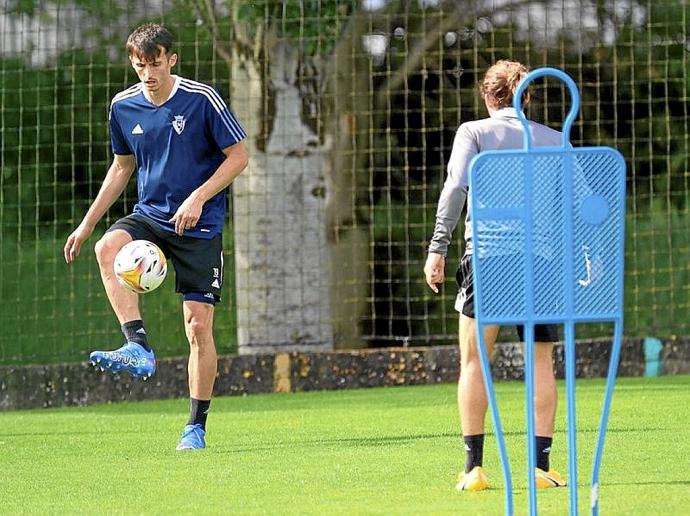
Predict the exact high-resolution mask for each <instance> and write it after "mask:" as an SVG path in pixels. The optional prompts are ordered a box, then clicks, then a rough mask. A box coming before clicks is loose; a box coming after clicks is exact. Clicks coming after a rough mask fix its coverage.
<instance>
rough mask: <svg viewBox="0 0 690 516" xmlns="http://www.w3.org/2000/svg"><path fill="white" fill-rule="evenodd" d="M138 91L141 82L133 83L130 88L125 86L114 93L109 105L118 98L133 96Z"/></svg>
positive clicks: (118, 99)
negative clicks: (124, 88)
mask: <svg viewBox="0 0 690 516" xmlns="http://www.w3.org/2000/svg"><path fill="white" fill-rule="evenodd" d="M139 92H141V83H139V84H135V85H134V86H132V87H131V88H127V89H126V90H124V91H121V92H120V93H118V94H116V95H115V96H114V97H113V100H112V101H111V102H110V105H111V106H112V105H113V104H114V103H115V102H118V101H120V100H124V99H128V98H129V97H133V96H135V95H138V94H139Z"/></svg>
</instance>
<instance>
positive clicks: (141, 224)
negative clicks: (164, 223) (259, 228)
mask: <svg viewBox="0 0 690 516" xmlns="http://www.w3.org/2000/svg"><path fill="white" fill-rule="evenodd" d="M115 229H122V230H124V231H126V232H127V233H129V235H130V236H131V237H132V238H133V239H134V240H148V241H150V242H153V243H154V244H156V245H157V246H158V247H160V248H161V251H163V254H165V257H166V258H168V259H169V260H170V261H171V262H172V264H173V267H174V268H175V292H179V293H181V294H183V295H185V299H187V294H191V296H190V299H191V300H199V301H201V300H202V299H203V298H210V297H211V296H212V297H213V300H210V302H211V303H214V302H217V301H220V291H221V287H222V286H223V236H222V235H217V236H215V237H213V238H211V239H205V238H195V237H188V236H184V235H182V236H180V235H177V234H176V233H171V232H169V231H166V230H165V229H163V228H162V227H161V226H160V225H158V224H156V223H155V222H154V221H152V220H150V219H148V218H146V217H145V216H143V215H139V214H136V213H134V214H132V215H128V216H126V217H124V218H121V219H120V220H118V221H116V222H115V223H114V224H113V225H112V226H110V228H109V229H108V231H113V230H115ZM199 296H201V297H199ZM206 302H208V301H206Z"/></svg>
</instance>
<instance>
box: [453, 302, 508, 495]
mask: <svg viewBox="0 0 690 516" xmlns="http://www.w3.org/2000/svg"><path fill="white" fill-rule="evenodd" d="M498 330H499V328H498V326H485V327H484V343H485V344H486V351H487V354H488V355H489V356H491V353H492V351H493V345H494V343H495V341H496V337H497V336H498ZM458 334H459V335H458V337H459V343H460V379H459V380H458V409H459V412H460V425H461V427H462V436H463V441H464V448H465V454H466V457H465V470H464V473H463V474H461V475H460V478H459V479H458V485H457V486H456V488H457V489H458V490H469V491H480V490H483V489H486V488H487V487H488V479H487V478H486V475H485V474H484V472H483V469H482V467H483V456H484V420H485V418H486V410H487V407H488V400H487V395H486V388H485V386H484V377H483V374H482V365H481V360H480V358H479V348H478V346H479V339H478V338H477V333H476V323H475V320H474V319H473V318H471V317H467V316H466V315H464V314H461V315H460V325H459V330H458Z"/></svg>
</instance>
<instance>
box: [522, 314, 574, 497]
mask: <svg viewBox="0 0 690 516" xmlns="http://www.w3.org/2000/svg"><path fill="white" fill-rule="evenodd" d="M518 333H519V336H520V340H524V335H523V331H522V328H518ZM534 334H535V343H534V429H535V441H536V442H535V444H536V446H535V448H536V451H537V460H536V464H537V473H536V475H537V487H538V488H546V487H561V486H564V485H566V483H565V480H563V478H562V477H561V475H560V474H559V473H558V472H557V471H555V470H552V469H551V466H550V454H551V445H552V443H553V431H554V424H555V420H556V408H557V404H558V393H557V391H556V376H555V374H554V370H553V349H554V342H556V341H557V340H558V329H557V327H556V326H554V325H536V326H535V329H534Z"/></svg>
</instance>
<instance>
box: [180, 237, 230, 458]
mask: <svg viewBox="0 0 690 516" xmlns="http://www.w3.org/2000/svg"><path fill="white" fill-rule="evenodd" d="M171 249H172V251H171V252H172V254H173V264H174V266H175V277H176V289H177V291H178V292H180V293H182V294H183V295H184V302H183V315H184V325H185V334H186V335H187V340H188V341H189V362H188V364H187V371H188V374H189V407H190V413H189V419H188V421H187V424H186V425H185V428H184V431H183V433H182V438H181V440H180V443H179V445H178V447H177V449H178V450H195V449H201V448H205V447H206V440H205V438H206V416H207V414H208V411H209V409H210V404H211V396H212V394H213V385H214V382H215V379H216V374H217V369H218V359H217V355H216V346H215V342H214V339H213V316H214V305H215V303H216V302H218V301H219V300H220V293H221V286H222V281H223V258H222V238H221V237H220V235H219V236H217V237H216V238H213V239H210V240H205V239H200V238H191V237H187V238H184V237H183V238H181V239H180V238H177V239H176V240H175V242H174V243H171Z"/></svg>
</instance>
